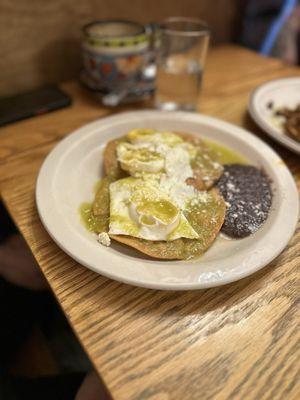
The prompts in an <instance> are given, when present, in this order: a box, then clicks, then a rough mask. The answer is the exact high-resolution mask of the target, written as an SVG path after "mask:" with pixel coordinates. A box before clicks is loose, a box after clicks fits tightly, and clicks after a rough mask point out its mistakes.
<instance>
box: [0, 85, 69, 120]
mask: <svg viewBox="0 0 300 400" xmlns="http://www.w3.org/2000/svg"><path fill="white" fill-rule="evenodd" d="M71 102H72V100H71V97H70V96H69V95H67V94H66V93H64V92H63V91H62V90H60V89H59V88H58V87H56V86H47V87H43V88H40V89H37V90H33V91H31V92H27V93H22V94H18V95H15V96H10V97H5V98H0V126H3V125H6V124H10V123H12V122H16V121H20V120H22V119H25V118H30V117H34V116H36V115H41V114H44V113H47V112H50V111H54V110H58V109H59V108H63V107H67V106H69V105H70V104H71Z"/></svg>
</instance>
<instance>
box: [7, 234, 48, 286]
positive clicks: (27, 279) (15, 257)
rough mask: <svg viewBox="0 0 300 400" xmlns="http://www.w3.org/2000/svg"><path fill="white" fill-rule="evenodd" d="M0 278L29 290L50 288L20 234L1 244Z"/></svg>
mask: <svg viewBox="0 0 300 400" xmlns="http://www.w3.org/2000/svg"><path fill="white" fill-rule="evenodd" d="M0 276H2V277H3V278H4V279H6V280H7V281H8V282H11V283H13V284H15V285H18V286H22V287H25V288H28V289H33V290H40V289H47V288H48V285H47V281H46V279H45V278H44V276H43V275H42V273H41V271H40V269H39V267H38V265H37V263H36V261H35V259H34V258H33V256H32V254H31V252H30V250H29V248H28V247H27V245H26V243H25V240H24V239H23V238H22V236H21V235H20V234H13V235H11V236H9V237H8V238H7V239H6V240H5V241H4V242H2V243H1V244H0Z"/></svg>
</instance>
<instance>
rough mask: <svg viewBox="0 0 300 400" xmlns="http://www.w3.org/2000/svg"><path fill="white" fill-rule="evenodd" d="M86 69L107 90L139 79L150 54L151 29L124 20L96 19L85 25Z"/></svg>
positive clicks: (116, 88) (130, 84) (128, 86)
mask: <svg viewBox="0 0 300 400" xmlns="http://www.w3.org/2000/svg"><path fill="white" fill-rule="evenodd" d="M83 32H84V39H83V44H82V53H83V65H84V70H85V73H86V74H87V75H88V77H89V79H91V80H92V81H93V82H94V84H95V87H97V89H99V90H102V91H104V92H110V91H115V90H122V89H124V88H130V87H131V86H133V85H134V84H135V83H137V82H138V81H139V79H140V76H141V74H142V70H143V68H145V67H146V65H147V64H148V63H149V59H150V58H151V46H152V29H151V27H150V26H143V25H141V24H139V23H136V22H132V21H123V20H103V21H94V22H91V23H89V24H87V25H85V26H84V27H83Z"/></svg>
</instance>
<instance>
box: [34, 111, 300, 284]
mask: <svg viewBox="0 0 300 400" xmlns="http://www.w3.org/2000/svg"><path fill="white" fill-rule="evenodd" d="M137 113H138V114H139V115H140V116H141V115H142V114H143V115H150V114H152V115H153V116H155V115H157V114H159V115H160V116H162V115H163V114H165V115H168V116H169V117H170V116H171V115H173V116H174V118H175V115H174V114H176V118H178V117H183V116H185V117H190V118H192V119H194V121H195V119H196V120H198V122H199V123H201V122H202V123H208V124H210V125H213V126H214V127H215V128H217V127H216V125H219V124H220V123H221V125H223V126H224V125H225V127H227V129H229V128H231V129H235V130H236V131H241V132H243V135H244V136H243V138H245V137H246V141H247V139H248V140H252V141H253V140H254V141H255V142H256V143H257V144H260V145H261V146H265V147H266V148H268V150H269V152H271V153H270V154H272V155H273V156H274V157H275V158H276V159H277V160H278V161H282V160H281V158H280V157H279V155H278V154H277V153H276V152H275V151H274V150H273V149H272V148H271V147H270V146H269V145H267V144H266V143H265V142H263V141H262V140H261V139H260V138H258V137H256V136H255V135H253V134H252V133H250V132H249V131H247V130H246V129H244V128H242V127H239V126H237V125H234V124H231V123H228V122H226V121H223V120H221V119H218V118H214V117H210V116H207V115H203V114H200V113H196V114H195V113H190V112H183V111H175V112H169V111H166V112H162V111H156V110H139V111H129V112H122V113H117V114H114V115H112V116H107V117H104V118H100V119H97V120H96V121H93V122H90V123H88V124H85V125H83V126H81V127H79V128H78V129H76V130H74V131H73V132H71V133H70V134H69V135H67V136H66V137H65V138H63V139H62V140H61V141H59V142H58V143H57V144H56V145H55V147H54V148H53V149H52V150H51V151H50V153H49V154H48V155H47V157H46V158H45V160H44V162H43V164H42V166H41V168H40V171H39V174H38V178H37V181H36V191H35V198H36V205H37V210H38V214H39V217H40V219H41V221H42V224H43V226H44V227H45V229H46V231H47V232H48V234H49V235H50V237H51V238H52V239H53V240H54V242H55V243H56V244H57V245H58V246H59V247H60V248H61V249H62V250H63V251H64V252H65V253H67V254H68V255H69V256H70V257H71V258H73V259H74V260H76V261H77V262H79V263H80V264H81V265H83V266H85V267H87V268H89V269H91V270H93V271H95V272H97V273H98V274H101V275H102V276H105V277H107V278H110V279H113V280H116V281H119V282H123V283H126V284H130V285H134V286H140V287H144V288H149V289H159V290H197V289H205V288H209V287H215V286H220V285H224V284H228V283H231V282H234V281H237V280H239V279H242V278H244V277H246V276H249V275H251V274H253V273H255V272H256V271H258V270H260V269H261V268H263V267H264V266H266V265H267V264H269V262H271V261H272V260H273V259H274V258H276V257H277V256H278V255H279V254H280V253H281V252H282V250H283V249H284V248H285V247H286V245H287V243H288V241H289V240H290V238H291V237H292V235H293V233H294V231H295V228H296V224H297V221H298V215H299V198H298V192H297V187H296V184H295V181H294V179H293V177H292V175H291V173H290V171H289V169H288V168H287V167H286V166H284V168H285V173H286V176H287V177H288V180H289V184H291V185H292V190H294V192H295V193H294V194H295V195H296V196H297V201H296V211H297V212H296V213H295V218H294V220H293V222H292V223H291V225H290V227H289V231H288V234H287V235H286V238H285V240H283V241H282V242H281V246H279V247H278V248H277V249H276V251H273V253H272V254H271V255H269V257H267V258H265V259H264V260H263V261H260V262H257V264H256V266H255V267H253V268H250V269H249V268H248V269H247V270H246V271H241V272H240V273H236V272H235V273H234V274H231V275H230V274H229V275H230V276H229V277H227V278H226V277H225V278H224V277H222V278H221V279H219V280H217V281H213V282H197V283H195V282H191V283H186V282H183V283H179V282H176V283H174V282H165V283H159V284H158V283H157V282H149V281H147V282H146V283H144V282H141V281H140V280H136V279H134V278H132V277H130V278H128V279H127V278H124V277H122V278H120V277H119V276H118V275H115V274H113V273H108V272H107V271H99V269H96V268H95V267H93V266H91V265H90V264H88V263H86V262H85V261H84V259H82V258H80V257H77V256H74V254H73V253H72V252H71V251H69V249H68V248H65V247H64V246H63V245H62V243H61V242H60V240H58V239H57V237H56V236H55V232H52V230H51V229H50V228H49V224H48V223H47V217H45V214H44V212H43V209H42V208H43V207H42V204H41V196H40V190H41V186H42V185H41V182H42V179H43V178H44V174H45V173H47V168H48V167H49V165H48V164H49V162H50V166H51V158H52V157H53V155H54V156H55V155H56V153H58V154H59V152H60V150H59V149H60V147H61V146H62V145H66V144H67V143H68V142H71V143H72V142H74V141H75V142H76V139H77V137H78V138H79V137H81V136H83V135H85V134H86V131H88V130H90V131H91V130H92V129H93V127H96V126H97V125H98V124H99V123H100V124H105V123H106V124H107V123H110V122H111V121H114V120H118V119H119V118H122V117H124V116H125V117H126V116H130V115H134V116H135V117H136V115H137ZM219 128H220V127H219ZM220 129H221V128H220ZM260 155H261V157H262V158H263V156H262V154H260ZM49 160H50V161H49ZM295 199H296V197H295ZM50 225H51V224H50ZM153 262H155V260H153Z"/></svg>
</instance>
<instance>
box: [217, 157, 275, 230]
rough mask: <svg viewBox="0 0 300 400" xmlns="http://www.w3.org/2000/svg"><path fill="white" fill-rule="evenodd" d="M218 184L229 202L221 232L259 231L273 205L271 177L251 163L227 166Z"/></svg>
mask: <svg viewBox="0 0 300 400" xmlns="http://www.w3.org/2000/svg"><path fill="white" fill-rule="evenodd" d="M217 187H218V188H219V190H220V192H221V194H222V196H223V197H224V199H225V201H226V203H227V205H228V208H227V211H226V216H225V220H224V224H223V226H222V231H223V232H224V233H226V234H227V235H229V236H231V237H234V238H243V237H246V236H248V235H250V234H252V233H254V232H256V231H257V230H258V229H259V227H260V226H261V225H262V224H263V223H264V222H265V220H266V219H267V217H268V214H269V210H270V207H271V204H272V191H271V185H270V180H269V178H268V177H267V176H266V175H265V174H264V173H263V172H262V171H260V170H259V169H258V168H256V167H253V166H251V165H239V164H232V165H226V166H225V167H224V173H223V175H222V176H221V178H220V180H219V181H218V184H217Z"/></svg>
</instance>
